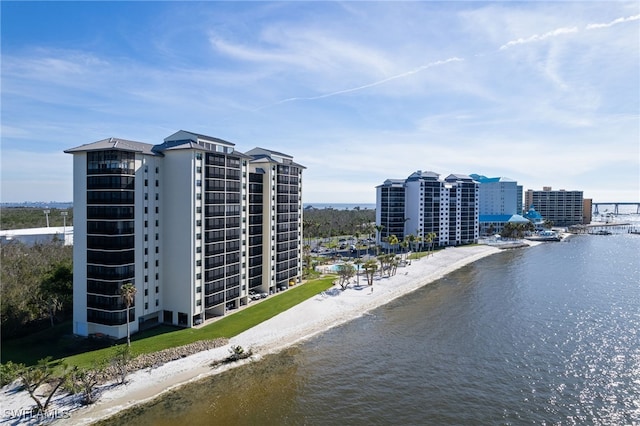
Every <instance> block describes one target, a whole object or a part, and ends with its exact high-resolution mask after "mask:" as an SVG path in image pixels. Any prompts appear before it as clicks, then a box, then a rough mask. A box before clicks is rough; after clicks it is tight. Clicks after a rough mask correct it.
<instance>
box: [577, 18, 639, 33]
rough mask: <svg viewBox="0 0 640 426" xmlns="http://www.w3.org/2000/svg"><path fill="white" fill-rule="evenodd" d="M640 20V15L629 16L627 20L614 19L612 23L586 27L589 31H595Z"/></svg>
mask: <svg viewBox="0 0 640 426" xmlns="http://www.w3.org/2000/svg"><path fill="white" fill-rule="evenodd" d="M639 19H640V15H633V16H627V17H626V18H618V19H614V20H613V21H611V22H607V23H606V24H588V25H587V26H586V29H587V30H595V29H600V28H608V27H612V26H614V25H618V24H622V23H624V22H630V21H637V20H639Z"/></svg>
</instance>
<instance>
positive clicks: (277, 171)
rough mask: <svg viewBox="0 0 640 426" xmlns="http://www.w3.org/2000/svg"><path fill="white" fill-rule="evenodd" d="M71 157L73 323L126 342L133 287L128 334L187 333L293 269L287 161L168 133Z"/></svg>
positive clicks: (292, 172) (295, 191)
mask: <svg viewBox="0 0 640 426" xmlns="http://www.w3.org/2000/svg"><path fill="white" fill-rule="evenodd" d="M65 152H67V153H70V154H73V157H74V159H73V161H74V163H73V164H74V167H73V170H74V172H73V173H74V219H75V220H74V222H75V223H74V226H75V227H74V285H73V287H74V290H73V292H74V294H73V295H74V324H73V332H74V333H75V334H78V335H82V336H88V335H91V334H103V335H107V336H112V337H115V338H122V337H124V336H126V323H127V312H126V311H127V309H126V306H125V303H124V302H123V298H122V297H121V296H120V288H121V287H122V285H123V284H126V283H131V284H134V285H135V287H136V295H135V300H134V303H133V305H132V308H131V309H130V312H129V317H128V321H129V322H130V323H131V324H130V326H131V331H132V332H135V331H138V330H139V329H142V328H146V327H148V326H152V325H154V324H157V323H167V324H175V325H180V326H185V327H192V326H194V325H197V324H200V323H202V322H204V321H206V320H208V319H211V318H215V317H218V316H222V315H224V314H225V312H226V311H227V310H228V309H233V308H237V307H238V306H240V305H243V304H246V303H247V301H248V296H249V292H250V291H251V290H254V291H259V292H276V291H279V290H282V289H285V288H287V287H288V286H289V283H290V282H292V281H293V282H296V281H299V280H300V278H301V273H302V262H301V259H302V200H301V189H302V171H303V169H304V167H303V166H301V165H299V164H296V163H295V162H294V161H293V158H292V157H291V156H289V155H286V154H282V153H278V152H275V151H270V150H265V149H261V148H255V149H254V150H251V151H249V152H248V153H242V152H239V151H236V150H235V145H234V144H233V143H231V142H227V141H224V140H222V139H218V138H213V137H210V136H205V135H200V134H196V133H192V132H186V131H179V132H177V133H175V134H173V135H171V136H169V137H167V138H166V139H165V140H164V142H163V143H161V144H158V145H152V144H147V143H142V142H133V141H127V140H123V139H116V138H110V139H105V140H102V141H98V142H94V143H90V144H86V145H82V146H79V147H76V148H72V149H69V150H67V151H65Z"/></svg>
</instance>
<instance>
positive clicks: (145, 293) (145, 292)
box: [144, 288, 149, 296]
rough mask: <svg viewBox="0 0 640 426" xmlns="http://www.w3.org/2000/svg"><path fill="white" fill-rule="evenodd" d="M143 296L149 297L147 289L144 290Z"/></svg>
mask: <svg viewBox="0 0 640 426" xmlns="http://www.w3.org/2000/svg"><path fill="white" fill-rule="evenodd" d="M144 295H145V296H148V295H149V289H148V288H145V289H144Z"/></svg>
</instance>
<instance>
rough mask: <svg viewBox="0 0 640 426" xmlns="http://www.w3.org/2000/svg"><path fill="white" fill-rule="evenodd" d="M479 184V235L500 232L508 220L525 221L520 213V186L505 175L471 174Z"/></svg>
mask: <svg viewBox="0 0 640 426" xmlns="http://www.w3.org/2000/svg"><path fill="white" fill-rule="evenodd" d="M471 177H472V178H473V179H474V180H475V181H477V182H478V183H479V184H480V235H489V234H495V233H500V232H501V231H502V229H503V228H504V226H505V224H507V223H508V222H515V223H527V222H528V220H527V219H525V218H524V217H523V216H521V213H522V186H521V185H518V183H517V182H516V181H515V180H513V179H509V178H506V177H494V178H488V177H486V176H482V175H477V174H472V175H471Z"/></svg>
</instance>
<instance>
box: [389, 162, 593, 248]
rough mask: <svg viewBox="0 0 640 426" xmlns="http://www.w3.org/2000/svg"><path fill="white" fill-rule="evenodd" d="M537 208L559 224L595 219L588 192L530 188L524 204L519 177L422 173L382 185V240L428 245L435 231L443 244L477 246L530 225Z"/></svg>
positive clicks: (438, 241) (554, 222) (441, 244)
mask: <svg viewBox="0 0 640 426" xmlns="http://www.w3.org/2000/svg"><path fill="white" fill-rule="evenodd" d="M531 208H534V209H535V211H537V212H538V213H539V214H540V215H541V216H542V217H543V218H544V219H545V220H547V221H550V222H552V223H553V225H555V226H571V225H577V224H583V223H589V222H590V221H591V200H584V199H583V193H582V191H565V190H559V191H553V190H552V189H551V187H544V188H543V189H542V191H534V190H531V189H528V190H527V191H526V193H525V194H524V202H523V187H522V186H521V185H518V183H517V181H515V180H513V179H509V178H506V177H492V178H488V177H486V176H482V175H479V174H472V175H469V176H467V175H461V174H451V175H449V176H447V177H446V178H441V177H440V175H439V174H438V173H435V172H422V171H417V172H415V173H413V174H411V175H410V176H409V177H408V178H406V179H387V180H385V181H384V183H383V184H381V185H379V186H377V187H376V225H377V226H379V227H380V229H381V230H380V232H379V233H378V240H379V241H378V242H379V243H381V244H382V245H385V244H386V243H385V241H386V239H387V238H389V236H391V235H395V236H396V237H398V238H399V239H400V240H402V239H403V238H405V237H407V236H409V235H414V236H417V237H420V238H421V239H422V241H426V239H427V237H428V235H429V234H430V233H432V234H434V235H435V236H436V237H435V241H434V243H435V244H436V245H439V246H447V245H459V244H468V243H474V242H477V240H478V237H479V236H480V235H489V234H494V233H500V232H501V231H502V229H503V228H504V226H505V225H506V224H507V223H510V222H511V223H528V222H529V220H528V219H527V218H526V217H524V216H523V215H524V214H525V211H529V209H531Z"/></svg>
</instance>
